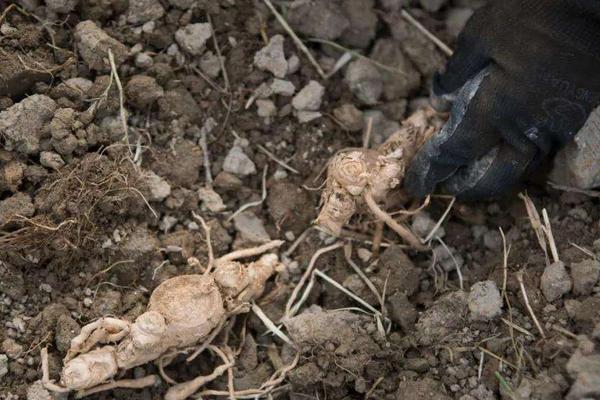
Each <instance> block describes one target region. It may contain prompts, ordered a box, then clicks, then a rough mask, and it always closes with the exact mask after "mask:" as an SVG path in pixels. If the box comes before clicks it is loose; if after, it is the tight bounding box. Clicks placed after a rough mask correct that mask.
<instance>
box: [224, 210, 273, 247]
mask: <svg viewBox="0 0 600 400" xmlns="http://www.w3.org/2000/svg"><path fill="white" fill-rule="evenodd" d="M233 223H234V226H235V229H236V230H237V231H238V233H239V234H240V239H241V240H242V242H243V243H244V244H247V243H265V242H268V241H269V240H271V237H270V236H269V234H268V233H267V231H266V230H265V227H264V225H263V223H262V221H261V220H260V218H258V217H257V216H256V215H255V214H254V213H252V212H250V211H244V212H242V213H239V214H238V215H236V216H235V217H233Z"/></svg>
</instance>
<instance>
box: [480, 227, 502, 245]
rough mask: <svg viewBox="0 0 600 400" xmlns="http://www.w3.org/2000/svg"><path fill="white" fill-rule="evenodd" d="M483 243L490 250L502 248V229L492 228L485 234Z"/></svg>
mask: <svg viewBox="0 0 600 400" xmlns="http://www.w3.org/2000/svg"><path fill="white" fill-rule="evenodd" d="M483 245H484V246H485V247H487V248H488V249H490V250H498V249H501V248H502V235H500V231H497V230H495V229H491V230H489V231H487V232H485V233H484V234H483Z"/></svg>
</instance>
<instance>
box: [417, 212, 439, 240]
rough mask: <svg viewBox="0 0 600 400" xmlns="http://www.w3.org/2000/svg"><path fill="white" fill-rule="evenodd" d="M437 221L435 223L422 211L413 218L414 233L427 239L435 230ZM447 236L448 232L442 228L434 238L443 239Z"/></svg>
mask: <svg viewBox="0 0 600 400" xmlns="http://www.w3.org/2000/svg"><path fill="white" fill-rule="evenodd" d="M436 224H437V221H434V220H433V219H432V218H431V217H430V216H429V214H428V213H427V212H426V211H421V212H420V213H418V214H417V215H415V217H414V218H413V222H412V225H411V228H412V231H413V232H414V233H416V234H417V235H419V236H420V237H421V238H425V237H426V236H427V235H429V233H430V232H431V231H432V230H433V228H434V227H435V225H436ZM445 235H446V231H445V230H444V227H443V226H440V227H439V228H438V230H437V231H436V232H435V235H434V237H439V238H443V237H444V236H445Z"/></svg>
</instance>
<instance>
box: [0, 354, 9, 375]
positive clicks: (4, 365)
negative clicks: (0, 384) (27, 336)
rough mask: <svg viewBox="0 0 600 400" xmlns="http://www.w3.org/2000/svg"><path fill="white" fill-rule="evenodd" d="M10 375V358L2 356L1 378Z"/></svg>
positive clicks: (0, 358)
mask: <svg viewBox="0 0 600 400" xmlns="http://www.w3.org/2000/svg"><path fill="white" fill-rule="evenodd" d="M7 373H8V356H7V355H6V354H0V378H2V377H3V376H4V375H6V374H7Z"/></svg>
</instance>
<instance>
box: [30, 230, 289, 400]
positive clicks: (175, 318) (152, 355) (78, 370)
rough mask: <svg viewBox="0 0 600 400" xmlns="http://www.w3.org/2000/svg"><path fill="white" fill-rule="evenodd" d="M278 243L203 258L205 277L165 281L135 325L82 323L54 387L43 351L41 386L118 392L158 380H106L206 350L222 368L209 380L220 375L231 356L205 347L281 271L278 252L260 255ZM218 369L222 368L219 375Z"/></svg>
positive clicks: (179, 395)
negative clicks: (254, 258) (188, 351)
mask: <svg viewBox="0 0 600 400" xmlns="http://www.w3.org/2000/svg"><path fill="white" fill-rule="evenodd" d="M281 244H283V242H282V241H278V240H275V241H271V242H269V243H266V244H264V245H262V246H258V247H254V248H249V249H245V250H239V251H234V252H232V253H229V254H227V255H225V256H223V257H220V258H218V259H216V260H214V266H215V268H214V270H212V269H211V267H212V265H211V264H213V262H211V261H210V260H209V263H208V267H207V268H206V271H205V272H204V273H203V274H195V275H182V276H177V277H174V278H171V279H168V280H166V281H164V282H163V283H162V284H160V285H159V286H158V287H157V288H156V289H155V290H154V292H153V293H152V295H151V296H150V301H149V303H148V308H147V311H146V312H145V313H143V314H142V315H140V316H139V317H138V318H137V319H136V320H135V321H134V322H133V323H131V322H129V321H127V320H125V319H119V318H112V317H103V318H100V319H99V320H97V321H94V322H92V323H90V324H88V325H86V326H84V327H83V328H82V329H81V333H80V334H79V335H77V336H76V337H75V338H73V340H72V341H71V346H70V348H69V350H68V351H67V355H66V357H65V359H64V363H65V364H64V367H63V369H62V373H61V379H60V385H57V384H55V383H53V382H52V381H51V380H50V379H49V373H48V369H47V368H48V365H47V350H46V349H44V350H42V359H43V360H44V359H45V361H43V364H44V365H43V369H44V386H45V387H46V388H47V389H48V390H51V391H58V392H69V391H78V397H83V396H87V395H89V394H92V393H97V392H100V391H105V390H110V389H114V388H116V387H130V388H131V387H133V388H141V387H145V386H152V385H154V384H155V383H156V382H157V379H158V378H157V377H156V376H154V375H150V376H146V377H143V378H138V379H134V380H116V381H113V380H112V379H113V378H114V377H116V376H117V375H118V374H119V373H121V372H123V371H126V370H129V369H131V368H134V367H136V366H139V365H142V364H145V363H147V362H149V361H153V360H158V361H159V363H161V365H162V363H163V362H166V363H167V364H168V363H169V362H171V361H172V359H173V358H174V357H173V356H174V355H176V354H178V353H179V351H181V350H184V349H189V348H190V347H192V349H193V350H197V351H198V352H199V351H201V350H203V349H204V348H207V347H208V348H210V349H211V350H212V351H213V352H215V353H216V354H217V355H219V356H220V357H221V358H222V359H223V361H224V365H226V367H225V369H223V366H220V367H217V369H216V370H215V372H214V374H216V376H214V378H216V377H218V376H219V375H220V374H222V373H223V372H224V371H225V370H226V369H227V368H229V367H230V366H231V365H232V363H233V355H232V354H228V352H229V351H228V350H227V349H225V350H221V349H219V348H217V347H216V346H212V345H211V344H210V342H211V340H212V339H213V338H214V336H215V335H216V334H218V333H219V332H220V330H221V328H223V326H224V323H225V322H226V320H227V319H228V318H229V317H230V316H233V315H236V314H240V313H245V312H248V311H249V309H250V306H249V304H248V302H250V301H252V300H253V299H256V298H258V297H259V296H260V295H261V294H262V292H263V290H264V288H265V283H266V281H267V279H269V277H270V276H271V275H272V274H273V273H274V272H275V271H277V270H280V269H281V268H282V266H281V265H280V263H279V259H278V257H277V255H275V254H263V253H265V252H267V251H269V250H272V249H275V248H277V247H279V246H281ZM211 253H212V252H211ZM260 254H263V255H262V256H261V257H260V258H259V260H258V261H255V262H251V263H249V264H242V263H240V262H238V261H236V260H237V259H240V258H245V257H252V256H257V255H260ZM112 343H116V344H112ZM98 345H104V346H98ZM198 354H199V353H198ZM165 360H166V361H165ZM220 369H223V371H222V372H221V373H220V374H217V370H220ZM214 378H213V379H214ZM207 382H208V381H207V380H205V379H194V380H191V381H188V382H183V383H179V384H175V385H174V386H172V387H170V388H169V390H168V391H167V393H166V395H165V398H166V399H171V400H174V399H185V398H187V397H188V396H191V395H192V394H194V393H195V392H196V391H197V390H198V389H199V388H200V387H201V386H202V385H203V384H205V383H207Z"/></svg>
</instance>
